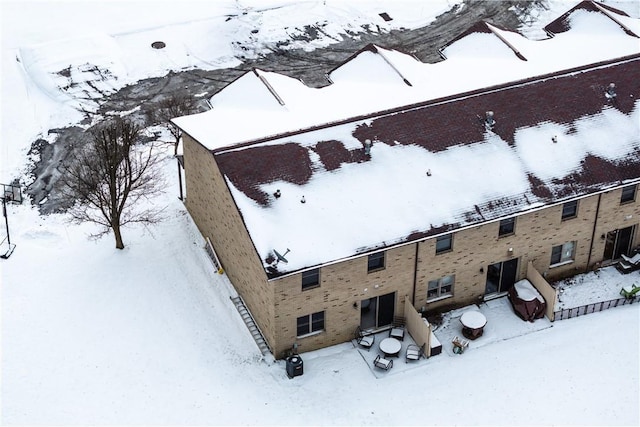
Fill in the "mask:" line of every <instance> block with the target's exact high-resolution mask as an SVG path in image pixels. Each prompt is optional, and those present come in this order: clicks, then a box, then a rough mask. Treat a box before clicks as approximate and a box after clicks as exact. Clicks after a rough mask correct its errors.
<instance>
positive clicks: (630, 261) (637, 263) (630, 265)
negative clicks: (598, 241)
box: [616, 253, 640, 274]
mask: <svg viewBox="0 0 640 427" xmlns="http://www.w3.org/2000/svg"><path fill="white" fill-rule="evenodd" d="M616 268H617V269H618V271H620V272H621V273H623V274H627V273H631V272H632V271H636V270H638V269H640V253H637V254H635V255H634V256H632V257H629V256H626V255H624V254H623V255H622V259H621V260H620V262H618V264H617V265H616Z"/></svg>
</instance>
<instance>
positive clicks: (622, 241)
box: [603, 225, 635, 261]
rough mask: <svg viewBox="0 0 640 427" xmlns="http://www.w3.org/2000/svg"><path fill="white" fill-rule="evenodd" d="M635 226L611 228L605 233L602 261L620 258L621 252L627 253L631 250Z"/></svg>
mask: <svg viewBox="0 0 640 427" xmlns="http://www.w3.org/2000/svg"><path fill="white" fill-rule="evenodd" d="M634 230H635V226H634V225H632V226H631V227H626V228H621V229H619V230H613V231H610V232H608V233H607V239H606V241H605V242H604V256H603V260H604V261H612V260H614V259H618V258H620V257H621V256H622V255H623V254H624V255H629V252H630V251H631V242H632V241H633V232H634Z"/></svg>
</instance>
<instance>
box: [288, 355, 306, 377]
mask: <svg viewBox="0 0 640 427" xmlns="http://www.w3.org/2000/svg"><path fill="white" fill-rule="evenodd" d="M302 365H303V363H302V358H301V357H300V356H298V355H295V356H289V357H287V376H288V377H289V378H293V377H297V376H298V375H302V371H303V369H302Z"/></svg>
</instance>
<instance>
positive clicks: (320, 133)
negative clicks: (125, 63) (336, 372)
mask: <svg viewBox="0 0 640 427" xmlns="http://www.w3.org/2000/svg"><path fill="white" fill-rule="evenodd" d="M638 21H639V20H638V19H632V18H630V17H628V16H626V15H625V14H624V13H623V12H620V11H617V10H615V9H612V8H610V7H605V6H604V5H601V4H599V3H595V2H590V1H588V2H583V3H580V4H579V5H578V6H576V7H575V8H573V9H571V10H570V11H568V12H567V13H566V14H564V15H563V16H561V17H560V18H558V19H557V20H556V21H554V22H552V23H551V24H549V25H548V26H547V27H546V30H547V31H548V32H549V34H550V37H549V38H548V39H544V40H539V41H532V40H528V39H526V38H524V37H522V36H520V35H519V34H517V33H514V32H509V31H505V30H502V29H500V28H498V27H495V26H493V25H491V24H489V23H486V22H481V23H479V24H477V25H475V26H473V27H472V28H471V29H470V30H468V31H467V32H465V33H464V34H462V35H461V36H459V37H457V38H456V39H454V40H453V41H452V42H451V43H449V44H448V45H447V46H445V47H444V48H443V49H442V51H441V52H442V54H443V57H444V58H446V59H445V60H443V61H442V62H439V63H437V64H423V63H420V62H419V61H417V60H415V58H413V57H411V56H409V55H405V54H402V53H400V52H397V51H392V50H387V49H383V48H380V47H377V46H373V45H369V46H367V47H365V48H364V49H362V50H361V51H359V52H357V53H356V54H355V55H354V56H352V57H351V58H350V59H349V60H348V61H346V62H345V63H344V64H343V65H341V66H340V67H338V68H336V69H335V70H333V71H332V72H331V73H330V75H329V76H328V77H329V79H330V82H331V84H330V85H329V86H327V87H325V88H322V89H312V88H308V87H306V86H305V85H304V84H303V83H302V82H299V81H297V80H294V79H291V78H289V77H286V76H283V75H279V74H276V73H268V72H263V71H260V70H254V71H252V72H249V73H247V74H245V75H243V76H242V77H240V78H239V79H237V80H236V81H235V82H233V83H231V84H230V85H229V86H228V87H226V88H224V89H223V90H222V91H220V92H219V93H218V94H216V95H215V96H214V97H213V98H212V99H211V103H212V105H213V109H212V110H210V111H208V112H205V113H201V114H196V115H192V116H185V117H181V118H177V119H174V122H175V123H176V124H177V125H178V126H179V127H180V128H181V129H182V130H183V132H184V134H183V144H184V167H185V181H186V194H187V195H186V202H185V203H186V206H187V209H188V211H189V213H190V214H191V216H192V217H193V219H194V221H195V223H196V224H197V226H198V227H199V229H200V231H201V232H202V234H203V236H205V237H207V238H209V239H210V241H211V243H212V246H213V247H214V248H215V251H216V253H217V255H218V257H219V259H220V262H221V263H222V265H223V267H224V271H225V272H226V274H227V275H228V277H229V279H230V280H231V282H232V283H233V285H234V287H235V288H236V290H237V292H238V293H239V295H241V296H242V298H243V299H244V301H245V303H246V305H247V307H248V308H249V310H250V311H251V313H252V315H253V317H254V319H255V321H256V323H257V324H258V325H259V327H260V329H261V331H262V333H263V335H264V337H265V339H266V341H267V342H268V343H269V346H270V348H271V350H272V351H273V354H274V355H275V356H276V357H282V355H283V354H284V352H285V351H286V350H287V349H290V348H291V347H292V345H293V344H294V343H295V344H296V345H297V346H298V348H299V349H300V350H301V351H309V350H313V349H317V348H322V347H326V346H330V345H334V344H338V343H342V342H345V341H347V340H350V339H352V338H353V333H354V330H355V329H356V327H358V326H360V327H361V328H362V329H368V330H377V329H382V328H385V327H388V326H389V325H390V324H391V321H392V319H393V317H394V315H398V314H402V313H404V310H405V304H411V305H412V306H413V308H415V310H417V311H418V312H425V313H435V312H438V311H442V310H446V309H450V308H453V307H457V306H462V305H465V304H468V303H470V302H476V301H478V300H482V299H486V298H491V297H494V296H499V295H503V294H504V293H505V292H506V291H507V290H508V289H509V288H510V287H511V286H513V284H514V283H515V282H516V281H518V280H520V279H522V278H524V277H525V276H526V274H527V268H528V265H529V264H531V265H532V266H533V267H534V268H535V269H536V270H537V271H538V272H539V273H540V274H541V275H542V276H544V277H546V278H547V280H554V279H558V278H562V277H567V276H571V275H574V274H576V273H582V272H585V271H587V270H590V269H594V268H597V267H599V266H601V265H606V264H608V263H611V262H614V261H615V260H616V259H618V258H619V257H620V256H621V255H622V254H629V253H630V251H631V250H632V249H633V248H634V247H636V246H637V245H638V244H640V238H639V237H638V230H637V228H638V224H639V223H640V202H639V201H638V197H637V196H638V195H637V193H638V184H639V183H640V101H638V99H639V98H640V43H639V40H640V39H639V38H638V32H639V31H638V29H640V25H639V24H638ZM612 83H613V85H612Z"/></svg>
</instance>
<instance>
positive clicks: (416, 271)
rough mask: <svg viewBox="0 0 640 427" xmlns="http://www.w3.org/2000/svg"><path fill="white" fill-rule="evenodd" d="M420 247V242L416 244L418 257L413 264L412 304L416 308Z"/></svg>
mask: <svg viewBox="0 0 640 427" xmlns="http://www.w3.org/2000/svg"><path fill="white" fill-rule="evenodd" d="M419 246H420V242H416V257H415V261H414V263H413V298H411V304H413V306H414V307H415V306H416V285H417V282H418V248H419ZM420 314H422V313H420Z"/></svg>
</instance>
